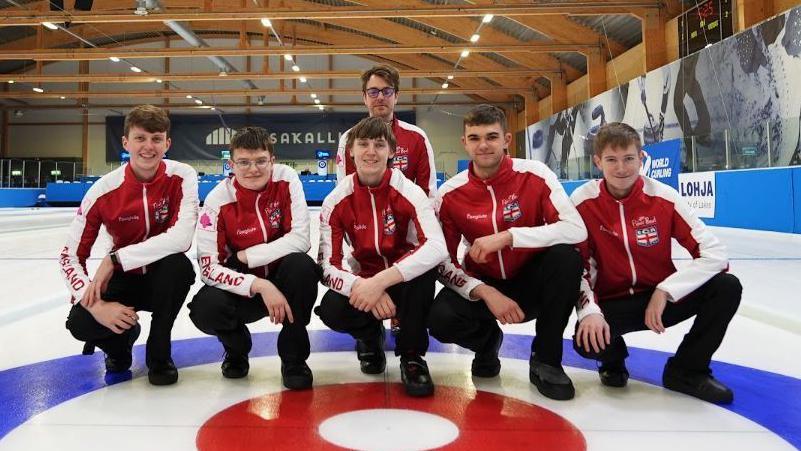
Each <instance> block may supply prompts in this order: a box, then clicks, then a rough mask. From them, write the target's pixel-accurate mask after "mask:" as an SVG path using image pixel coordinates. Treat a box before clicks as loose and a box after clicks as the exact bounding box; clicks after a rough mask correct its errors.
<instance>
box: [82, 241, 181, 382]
mask: <svg viewBox="0 0 801 451" xmlns="http://www.w3.org/2000/svg"><path fill="white" fill-rule="evenodd" d="M194 281H195V271H194V269H192V263H191V262H190V261H189V259H188V258H187V257H186V255H184V254H172V255H168V256H166V257H164V258H162V259H161V260H158V261H156V262H154V263H151V264H149V265H147V273H146V274H130V273H124V272H115V273H114V275H113V276H112V277H111V280H110V281H109V284H108V287H107V289H106V292H105V293H102V297H103V299H104V300H107V301H116V302H119V303H120V304H123V305H127V306H129V307H133V308H134V309H135V310H137V311H139V310H144V311H148V312H152V313H153V316H152V320H151V323H150V335H149V336H148V339H147V362H148V366H149V365H150V362H164V361H166V360H168V359H170V358H171V344H170V338H171V333H172V326H173V323H175V318H176V317H177V316H178V312H179V311H180V310H181V306H182V305H183V303H184V300H185V299H186V294H187V293H188V292H189V287H191V286H192V284H193V283H194ZM67 329H68V330H69V331H70V333H71V334H72V336H73V337H75V338H77V339H78V340H81V341H85V342H87V343H88V344H90V345H95V346H97V347H99V348H100V349H102V350H103V352H105V353H106V354H109V355H112V356H114V355H120V354H123V353H125V352H127V351H126V349H127V345H128V338H129V334H130V329H129V330H128V331H125V332H123V333H122V334H115V333H114V332H113V331H112V330H111V329H109V328H107V327H105V326H103V325H102V324H100V323H98V322H97V321H95V318H94V317H93V316H92V314H91V313H89V311H88V310H86V309H85V308H84V307H83V306H82V305H81V304H79V303H77V302H76V303H75V305H73V306H72V309H71V310H70V313H69V316H68V317H67Z"/></svg>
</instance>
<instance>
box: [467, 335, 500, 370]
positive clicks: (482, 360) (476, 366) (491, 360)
mask: <svg viewBox="0 0 801 451" xmlns="http://www.w3.org/2000/svg"><path fill="white" fill-rule="evenodd" d="M501 343H503V332H501V329H497V332H496V334H495V336H494V337H493V338H492V341H491V342H490V348H489V349H488V350H486V351H484V352H477V353H476V355H475V357H473V365H472V366H471V368H470V370H471V372H472V373H473V376H475V377H495V376H497V375H498V373H500V372H501V360H500V359H499V358H498V350H499V349H501Z"/></svg>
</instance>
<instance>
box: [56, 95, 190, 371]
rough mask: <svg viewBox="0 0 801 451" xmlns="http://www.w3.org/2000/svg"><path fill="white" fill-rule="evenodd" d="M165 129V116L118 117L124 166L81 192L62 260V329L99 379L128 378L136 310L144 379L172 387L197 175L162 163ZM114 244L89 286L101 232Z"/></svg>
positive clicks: (156, 112)
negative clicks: (143, 317) (65, 313)
mask: <svg viewBox="0 0 801 451" xmlns="http://www.w3.org/2000/svg"><path fill="white" fill-rule="evenodd" d="M169 130H170V120H169V117H168V116H167V113H165V112H164V111H163V110H162V109H160V108H157V107H154V106H151V105H144V106H138V107H135V108H134V109H133V110H132V111H131V112H130V113H129V114H128V115H127V116H126V118H125V126H124V136H123V138H122V144H123V147H125V149H126V150H127V151H128V152H129V153H130V155H131V160H130V162H129V163H128V164H126V165H125V166H122V167H120V168H119V169H116V170H114V171H112V172H110V173H108V174H106V175H104V176H103V177H101V178H100V180H98V181H97V182H95V183H94V184H93V185H92V187H91V188H89V191H87V193H86V195H85V196H84V198H83V200H82V201H81V206H80V208H79V209H78V213H77V215H76V216H75V219H74V220H73V221H72V225H71V226H70V232H69V237H68V238H67V244H66V246H64V249H63V250H62V251H61V257H60V263H61V273H62V276H63V277H64V280H65V281H66V282H67V286H68V287H69V290H70V292H71V294H72V302H73V304H74V305H73V307H72V309H71V310H70V314H69V317H68V319H67V329H69V331H70V332H71V333H72V335H73V336H74V337H75V338H77V339H78V340H81V341H85V342H87V346H86V347H85V353H91V352H92V349H94V346H98V347H99V348H100V349H102V350H103V351H104V352H105V353H106V371H108V372H111V373H114V372H122V371H127V370H128V369H129V368H130V366H131V362H132V359H131V348H132V346H133V343H134V341H136V338H137V337H138V336H139V331H140V327H139V316H138V314H137V311H139V310H146V311H150V312H153V316H152V321H151V323H150V336H149V337H148V340H147V366H148V368H149V371H148V379H149V381H150V383H151V384H154V385H168V384H173V383H175V382H176V381H177V380H178V371H177V370H176V368H175V365H174V363H173V361H172V356H171V345H170V334H171V331H172V326H173V323H174V322H175V318H176V316H177V315H178V311H179V310H180V309H181V305H183V303H184V299H185V298H186V294H187V293H188V292H189V287H190V286H191V285H192V283H193V282H194V279H195V272H194V270H193V269H192V264H191V263H190V261H189V259H188V258H187V257H186V256H185V255H184V252H186V251H187V250H189V247H190V246H191V244H192V236H193V235H194V230H195V222H196V220H197V205H198V195H197V173H196V172H195V170H194V169H192V168H191V167H190V166H188V165H186V164H183V163H178V162H176V161H169V160H163V159H162V158H163V157H164V154H165V153H166V152H167V149H169V147H170V138H169V137H168V133H169ZM101 226H105V228H106V231H107V232H108V234H109V235H110V236H111V240H112V249H111V251H112V252H111V253H110V254H108V255H106V256H105V257H103V260H102V261H101V263H100V266H99V267H98V269H97V271H96V272H95V276H94V278H93V279H90V278H89V276H88V274H87V271H86V259H87V258H88V257H89V254H90V251H91V250H92V245H93V244H94V243H95V240H96V239H97V235H98V232H99V231H100V227H101Z"/></svg>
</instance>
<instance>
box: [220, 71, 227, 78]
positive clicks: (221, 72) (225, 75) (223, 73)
mask: <svg viewBox="0 0 801 451" xmlns="http://www.w3.org/2000/svg"><path fill="white" fill-rule="evenodd" d="M219 75H220V77H227V76H228V72H226V71H225V70H221V71H220V74H219Z"/></svg>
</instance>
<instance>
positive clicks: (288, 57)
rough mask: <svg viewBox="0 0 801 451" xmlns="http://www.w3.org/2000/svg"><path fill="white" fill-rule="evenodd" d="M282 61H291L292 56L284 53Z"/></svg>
mask: <svg viewBox="0 0 801 451" xmlns="http://www.w3.org/2000/svg"><path fill="white" fill-rule="evenodd" d="M284 59H285V60H286V61H292V55H290V54H289V53H285V54H284Z"/></svg>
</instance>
